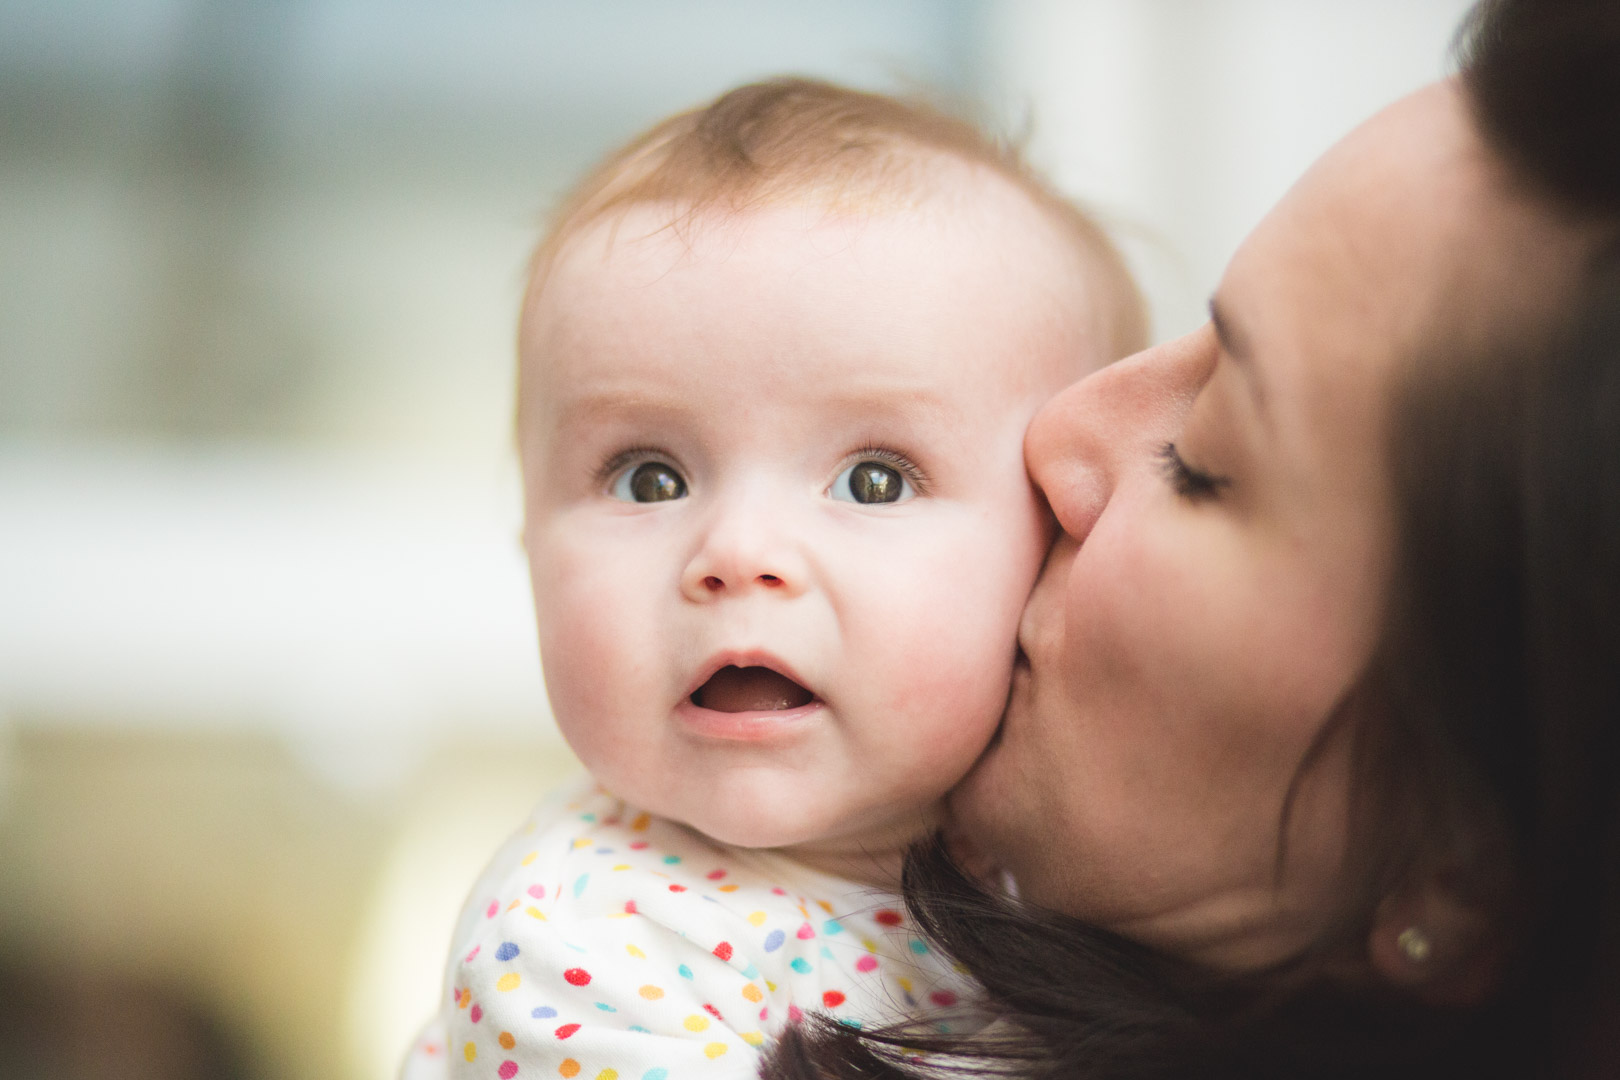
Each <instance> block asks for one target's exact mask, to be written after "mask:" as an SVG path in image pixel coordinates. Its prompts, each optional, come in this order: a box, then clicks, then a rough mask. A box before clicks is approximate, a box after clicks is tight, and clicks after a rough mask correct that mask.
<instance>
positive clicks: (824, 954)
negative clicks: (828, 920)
mask: <svg viewBox="0 0 1620 1080" xmlns="http://www.w3.org/2000/svg"><path fill="white" fill-rule="evenodd" d="M821 958H822V959H823V960H831V959H832V958H833V954H832V950H831V949H829V948H827V946H825V945H823V946H822V947H821Z"/></svg>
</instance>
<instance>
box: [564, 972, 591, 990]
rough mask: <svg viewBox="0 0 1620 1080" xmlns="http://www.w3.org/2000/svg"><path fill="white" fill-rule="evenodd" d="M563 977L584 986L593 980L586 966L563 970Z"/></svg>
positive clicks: (576, 984)
mask: <svg viewBox="0 0 1620 1080" xmlns="http://www.w3.org/2000/svg"><path fill="white" fill-rule="evenodd" d="M563 978H565V979H567V980H568V981H569V982H571V983H573V984H574V985H575V986H584V985H585V984H586V983H588V982H590V981H591V973H590V972H588V971H586V970H585V969H584V968H569V969H568V970H567V971H565V972H563Z"/></svg>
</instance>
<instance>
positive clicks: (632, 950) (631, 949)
mask: <svg viewBox="0 0 1620 1080" xmlns="http://www.w3.org/2000/svg"><path fill="white" fill-rule="evenodd" d="M624 951H625V952H627V953H629V954H630V955H631V956H633V957H635V958H636V959H637V960H645V959H647V954H646V953H644V952H642V951H641V950H640V949H638V948H636V947H635V946H634V945H626V946H625V947H624Z"/></svg>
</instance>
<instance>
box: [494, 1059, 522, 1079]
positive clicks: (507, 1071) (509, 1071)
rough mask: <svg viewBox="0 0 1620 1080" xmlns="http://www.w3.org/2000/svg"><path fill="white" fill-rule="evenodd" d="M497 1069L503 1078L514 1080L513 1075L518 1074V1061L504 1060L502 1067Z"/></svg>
mask: <svg viewBox="0 0 1620 1080" xmlns="http://www.w3.org/2000/svg"><path fill="white" fill-rule="evenodd" d="M495 1071H496V1072H497V1073H498V1074H500V1078H501V1080H512V1077H514V1076H516V1075H517V1062H515V1061H503V1062H501V1067H500V1068H499V1069H496V1070H495Z"/></svg>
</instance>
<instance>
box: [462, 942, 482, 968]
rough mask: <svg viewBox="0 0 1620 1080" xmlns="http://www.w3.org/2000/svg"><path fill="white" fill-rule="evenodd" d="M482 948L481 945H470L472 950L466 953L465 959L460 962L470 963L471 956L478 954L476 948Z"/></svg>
mask: <svg viewBox="0 0 1620 1080" xmlns="http://www.w3.org/2000/svg"><path fill="white" fill-rule="evenodd" d="M482 948H483V946H482V945H474V946H473V947H472V952H470V953H468V954H467V957H466V959H464V960H462V963H463V964H470V963H472V958H473V957H475V956H477V955H478V950H479V949H482Z"/></svg>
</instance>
